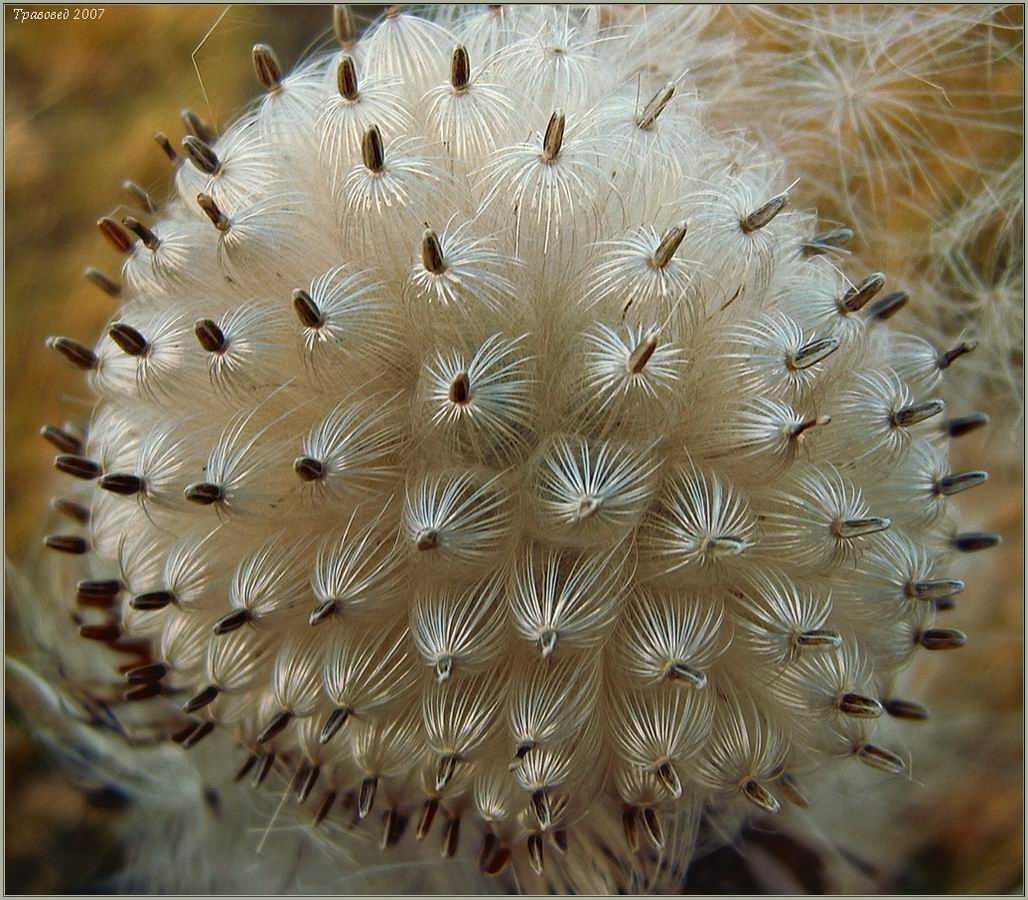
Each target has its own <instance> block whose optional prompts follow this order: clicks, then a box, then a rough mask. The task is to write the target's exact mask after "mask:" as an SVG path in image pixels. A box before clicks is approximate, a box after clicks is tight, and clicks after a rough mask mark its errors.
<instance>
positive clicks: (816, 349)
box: [785, 337, 839, 371]
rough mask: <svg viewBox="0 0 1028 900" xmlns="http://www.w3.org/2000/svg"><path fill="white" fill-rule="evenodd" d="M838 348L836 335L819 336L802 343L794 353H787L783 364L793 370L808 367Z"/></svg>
mask: <svg viewBox="0 0 1028 900" xmlns="http://www.w3.org/2000/svg"><path fill="white" fill-rule="evenodd" d="M838 349H839V339H838V338H837V337H826V338H819V339H818V340H813V341H810V342H809V343H806V344H804V345H803V346H802V347H800V348H799V349H798V350H796V352H795V353H787V354H786V356H785V365H786V367H787V368H789V369H791V370H793V371H798V370H800V369H809V368H810V367H811V366H813V365H816V364H817V363H819V362H821V361H822V360H823V359H826V358H827V357H829V356H831V355H832V354H833V353H834V352H835V351H836V350H838Z"/></svg>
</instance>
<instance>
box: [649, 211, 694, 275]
mask: <svg viewBox="0 0 1028 900" xmlns="http://www.w3.org/2000/svg"><path fill="white" fill-rule="evenodd" d="M687 230H688V225H687V224H686V223H685V222H682V223H681V224H680V225H676V226H675V227H673V228H669V229H668V230H667V231H665V232H664V236H663V237H662V238H661V239H660V243H659V244H658V245H657V249H656V250H654V251H653V258H652V259H651V260H650V264H651V265H652V266H653V268H655V269H663V268H666V267H667V264H668V263H669V262H671V260H672V258H673V257H674V255H675V253H676V252H677V250H678V248H679V247H680V246H681V245H682V241H684V240H685V233H686V231H687Z"/></svg>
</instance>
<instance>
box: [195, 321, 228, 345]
mask: <svg viewBox="0 0 1028 900" xmlns="http://www.w3.org/2000/svg"><path fill="white" fill-rule="evenodd" d="M193 334H195V335H196V339H197V340H198V341H199V342H200V346H201V347H203V349H204V350H206V351H207V352H208V353H223V352H224V351H225V347H226V346H227V345H228V342H227V341H226V340H225V332H224V331H222V330H221V328H220V326H219V325H218V323H217V322H215V321H214V320H213V319H197V320H196V322H195V323H193Z"/></svg>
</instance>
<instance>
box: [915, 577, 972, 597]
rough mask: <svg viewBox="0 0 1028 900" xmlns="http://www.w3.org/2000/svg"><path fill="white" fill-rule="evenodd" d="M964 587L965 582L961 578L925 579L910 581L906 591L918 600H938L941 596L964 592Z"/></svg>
mask: <svg viewBox="0 0 1028 900" xmlns="http://www.w3.org/2000/svg"><path fill="white" fill-rule="evenodd" d="M964 587H965V585H964V582H962V581H961V580H960V579H959V578H938V579H935V580H928V579H925V580H924V581H911V582H908V584H907V587H906V593H907V596H908V597H913V598H914V599H917V600H938V599H939V598H941V597H951V596H952V595H954V594H959V593H962V592H963V590H964Z"/></svg>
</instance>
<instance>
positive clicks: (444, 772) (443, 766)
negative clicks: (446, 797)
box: [435, 753, 460, 791]
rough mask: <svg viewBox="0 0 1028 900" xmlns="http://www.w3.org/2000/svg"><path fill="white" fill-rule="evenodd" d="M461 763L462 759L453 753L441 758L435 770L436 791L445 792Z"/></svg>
mask: <svg viewBox="0 0 1028 900" xmlns="http://www.w3.org/2000/svg"><path fill="white" fill-rule="evenodd" d="M459 762H460V757H459V756H456V755H454V754H452V753H446V754H444V755H443V756H441V757H440V758H439V762H438V763H437V765H436V769H435V789H436V790H437V791H441V790H443V788H445V787H446V785H448V784H449V783H450V781H451V779H452V778H453V774H454V772H456V771H457V763H459Z"/></svg>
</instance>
